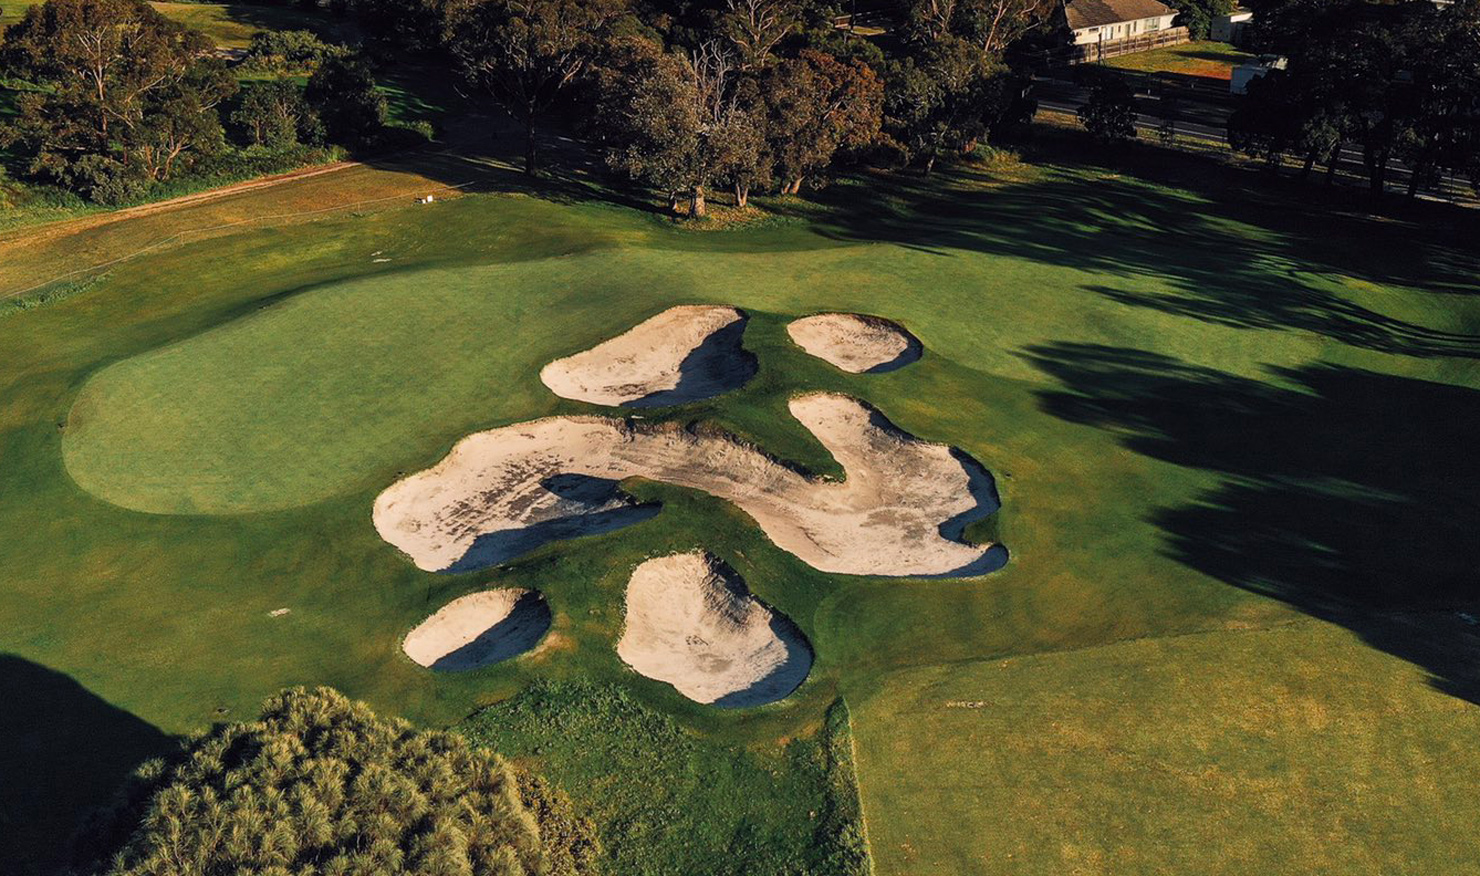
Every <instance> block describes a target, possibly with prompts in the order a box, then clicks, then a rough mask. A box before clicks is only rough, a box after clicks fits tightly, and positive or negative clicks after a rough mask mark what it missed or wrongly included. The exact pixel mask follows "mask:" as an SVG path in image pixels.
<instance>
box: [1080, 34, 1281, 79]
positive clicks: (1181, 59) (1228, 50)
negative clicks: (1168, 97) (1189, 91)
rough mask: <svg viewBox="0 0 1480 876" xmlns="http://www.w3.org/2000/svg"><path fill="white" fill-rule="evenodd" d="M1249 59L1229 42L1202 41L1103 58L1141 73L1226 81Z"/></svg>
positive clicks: (1124, 68) (1248, 56)
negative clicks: (1174, 74)
mask: <svg viewBox="0 0 1480 876" xmlns="http://www.w3.org/2000/svg"><path fill="white" fill-rule="evenodd" d="M1253 59H1254V56H1253V55H1251V54H1249V53H1248V52H1245V51H1243V50H1242V49H1239V48H1236V47H1234V46H1233V45H1231V44H1229V43H1224V42H1217V41H1214V40H1203V41H1200V42H1191V43H1183V44H1182V45H1180V46H1168V47H1166V48H1164V49H1152V50H1151V51H1149V52H1136V53H1134V54H1130V55H1121V56H1119V57H1116V58H1109V59H1107V60H1106V61H1105V64H1106V65H1107V66H1110V67H1119V68H1120V69H1122V70H1138V71H1140V72H1142V73H1177V74H1180V75H1182V76H1201V77H1204V78H1207V79H1222V80H1224V81H1225V82H1226V81H1227V80H1228V79H1229V78H1230V77H1232V76H1233V68H1234V67H1236V66H1238V65H1239V64H1242V63H1244V62H1245V61H1251V60H1253Z"/></svg>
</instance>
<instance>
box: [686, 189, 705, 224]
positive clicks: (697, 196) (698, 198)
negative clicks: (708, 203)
mask: <svg viewBox="0 0 1480 876" xmlns="http://www.w3.org/2000/svg"><path fill="white" fill-rule="evenodd" d="M708 215H709V211H708V210H707V209H706V208H705V206H704V187H703V186H699V185H696V186H694V187H693V188H691V189H689V218H690V219H703V218H704V217H705V216H708Z"/></svg>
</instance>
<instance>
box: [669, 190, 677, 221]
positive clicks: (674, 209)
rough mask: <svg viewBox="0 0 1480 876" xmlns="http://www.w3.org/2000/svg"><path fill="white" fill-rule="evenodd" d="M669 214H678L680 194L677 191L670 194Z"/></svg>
mask: <svg viewBox="0 0 1480 876" xmlns="http://www.w3.org/2000/svg"><path fill="white" fill-rule="evenodd" d="M668 212H670V213H673V214H675V215H676V214H677V213H678V192H677V191H671V192H669V193H668Z"/></svg>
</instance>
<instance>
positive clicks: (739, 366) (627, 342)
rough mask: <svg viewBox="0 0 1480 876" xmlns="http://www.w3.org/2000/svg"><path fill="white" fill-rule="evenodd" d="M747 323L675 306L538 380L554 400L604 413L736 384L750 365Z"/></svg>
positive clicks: (559, 362) (731, 314)
mask: <svg viewBox="0 0 1480 876" xmlns="http://www.w3.org/2000/svg"><path fill="white" fill-rule="evenodd" d="M747 321H748V317H747V316H746V315H745V314H744V313H743V312H742V311H740V310H739V309H737V308H734V307H729V306H719V305H704V304H683V305H679V306H677V307H670V308H668V309H667V310H665V311H663V312H662V313H659V314H658V315H657V316H653V317H651V318H649V319H646V320H643V321H642V322H640V323H638V324H637V325H635V326H633V327H632V328H630V329H628V330H627V331H625V332H623V333H622V334H620V335H617V336H616V337H614V338H611V339H610V340H606V341H603V342H601V343H600V344H597V345H596V346H594V347H592V348H590V349H588V350H585V351H582V352H580V353H576V354H574V355H571V356H566V357H565V358H563V359H556V360H555V361H553V362H551V363H550V364H548V365H546V366H545V367H544V368H543V369H541V370H540V381H541V382H543V383H544V384H545V386H547V387H549V389H550V391H551V392H553V393H555V394H556V395H558V396H560V397H561V398H568V399H574V400H576V401H584V402H590V403H591V404H598V405H607V406H611V407H634V408H646V407H660V406H663V405H677V404H684V403H686V402H692V401H699V400H701V399H706V398H711V397H713V396H716V395H719V394H721V393H724V392H728V391H730V390H732V389H737V388H739V387H740V386H742V385H744V384H745V382H746V381H747V380H749V379H750V378H751V377H752V376H754V374H755V372H756V368H757V365H756V360H755V357H754V356H753V355H751V354H750V353H749V352H747V351H746V350H745V349H744V347H742V346H741V339H742V337H743V336H744V334H745V324H746V322H747Z"/></svg>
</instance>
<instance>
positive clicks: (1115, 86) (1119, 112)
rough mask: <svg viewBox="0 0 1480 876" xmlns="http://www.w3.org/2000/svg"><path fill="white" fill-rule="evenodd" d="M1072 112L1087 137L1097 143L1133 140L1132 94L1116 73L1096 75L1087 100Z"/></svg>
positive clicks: (1133, 111)
mask: <svg viewBox="0 0 1480 876" xmlns="http://www.w3.org/2000/svg"><path fill="white" fill-rule="evenodd" d="M1076 114H1077V115H1078V116H1079V123H1080V124H1082V125H1084V129H1085V130H1086V131H1088V132H1089V133H1090V136H1092V137H1094V138H1095V139H1096V140H1098V141H1100V142H1101V143H1106V144H1108V143H1117V142H1120V141H1123V140H1132V139H1135V136H1136V102H1135V94H1134V93H1132V91H1131V87H1130V86H1129V85H1127V84H1126V82H1125V80H1124V79H1122V78H1121V77H1119V76H1116V75H1105V76H1101V77H1097V78H1096V80H1095V82H1094V84H1093V85H1091V86H1090V90H1089V100H1088V101H1087V102H1085V103H1084V104H1083V105H1082V106H1080V107H1079V109H1078V110H1077V112H1076Z"/></svg>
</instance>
